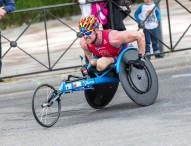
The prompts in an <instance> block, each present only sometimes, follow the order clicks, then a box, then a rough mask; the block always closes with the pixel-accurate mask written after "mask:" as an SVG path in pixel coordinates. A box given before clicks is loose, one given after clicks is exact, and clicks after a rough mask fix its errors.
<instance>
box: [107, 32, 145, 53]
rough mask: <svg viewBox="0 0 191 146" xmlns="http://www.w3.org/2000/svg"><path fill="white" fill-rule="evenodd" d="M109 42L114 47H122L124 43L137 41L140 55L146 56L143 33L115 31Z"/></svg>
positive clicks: (110, 35) (111, 34)
mask: <svg viewBox="0 0 191 146" xmlns="http://www.w3.org/2000/svg"><path fill="white" fill-rule="evenodd" d="M109 41H110V44H111V45H112V46H115V47H120V46H121V44H122V43H130V42H134V41H137V45H138V48H139V50H138V51H139V54H145V36H144V34H143V33H142V32H138V31H131V30H124V31H116V30H113V31H111V32H110V34H109Z"/></svg>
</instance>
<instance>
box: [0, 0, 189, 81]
mask: <svg viewBox="0 0 191 146" xmlns="http://www.w3.org/2000/svg"><path fill="white" fill-rule="evenodd" d="M160 1H161V0H159V1H157V3H156V4H157V5H159V3H160ZM96 2H101V0H100V1H99V0H98V1H96ZM107 2H109V7H111V4H114V5H116V3H115V2H114V1H113V0H108V1H107ZM175 2H176V3H177V4H178V5H180V6H181V7H182V8H184V9H185V10H186V11H187V12H188V13H189V14H190V13H191V12H190V10H188V9H187V8H186V7H185V6H184V5H183V4H181V3H180V2H179V1H177V0H175ZM72 5H77V3H66V4H59V5H53V6H45V7H38V8H30V9H23V10H17V11H15V12H14V13H23V12H30V11H38V13H37V15H36V16H35V17H34V18H33V19H32V20H31V21H30V23H29V24H28V25H27V26H26V27H25V28H24V30H23V31H22V32H21V33H20V35H19V36H18V37H17V38H16V39H14V41H11V40H10V39H8V38H7V37H6V36H5V35H3V34H0V37H2V39H4V40H6V41H8V42H9V43H10V47H8V46H7V47H8V49H7V51H6V52H4V53H3V54H2V57H1V60H2V61H3V62H4V59H5V57H6V56H7V54H8V53H9V52H10V51H11V50H12V49H13V48H17V49H19V50H20V51H21V52H22V53H24V54H25V55H27V56H28V57H30V58H32V60H33V61H35V63H38V64H39V65H40V67H39V66H38V67H39V68H40V70H38V69H36V68H35V67H34V66H32V67H31V68H33V69H34V71H33V69H31V68H30V67H28V68H29V69H28V70H27V69H25V70H26V72H24V73H23V72H21V73H19V72H20V71H17V70H11V69H10V68H9V67H7V66H5V70H6V69H7V70H9V71H7V72H6V71H5V73H3V72H4V66H3V71H2V74H1V77H0V78H2V79H5V78H12V77H19V76H25V75H31V74H38V73H45V72H50V71H58V70H64V69H70V68H76V67H80V63H78V62H77V63H76V59H77V57H74V58H70V61H69V62H70V64H69V63H68V65H65V64H64V63H65V62H66V61H67V59H68V58H67V57H66V58H65V60H64V61H63V62H61V63H60V65H58V66H59V67H57V68H56V67H55V66H56V65H57V64H58V63H59V62H60V61H61V59H63V58H64V57H63V56H66V54H67V53H68V52H69V51H70V50H72V46H75V45H76V44H75V43H76V41H77V39H78V38H77V36H76V32H77V31H76V29H75V28H72V26H71V25H70V24H67V23H66V22H67V20H66V22H64V21H63V20H62V19H61V18H58V17H57V16H55V15H54V14H53V13H51V12H50V11H49V9H53V8H58V7H69V6H72ZM166 7H167V17H168V27H169V38H170V46H168V45H167V44H166V43H164V42H163V41H162V40H160V39H159V38H157V36H154V37H156V38H157V39H158V41H159V42H160V43H161V44H163V45H164V46H165V47H166V48H168V49H169V50H170V51H171V52H176V51H182V50H187V49H191V48H181V49H179V50H175V48H176V47H177V45H178V44H179V42H180V41H181V40H182V38H183V37H184V36H185V34H186V33H187V32H188V30H189V29H190V27H191V24H189V26H188V28H187V29H186V30H185V31H184V32H183V34H182V36H181V37H180V38H179V40H178V41H177V42H176V43H175V45H174V46H173V42H172V32H171V22H170V12H169V1H168V0H166ZM14 13H13V14H14ZM132 13H133V12H132ZM11 15H12V14H11ZM41 15H42V16H43V23H44V32H45V40H46V49H47V51H46V52H47V62H46V61H44V60H43V59H42V58H43V57H41V56H42V55H41V54H37V55H36V54H35V55H36V56H38V57H35V56H34V55H32V54H31V53H29V52H31V50H30V51H28V50H27V51H26V50H25V49H23V48H22V47H21V46H22V44H19V40H20V38H21V36H23V35H24V33H25V32H26V31H27V30H28V29H29V28H30V27H31V25H32V24H33V23H34V22H35V21H36V20H37V19H38V18H39V17H40V16H41ZM47 16H51V17H53V18H54V19H55V20H57V21H58V22H59V23H61V24H62V25H63V26H66V27H67V29H68V30H67V31H68V32H69V31H70V32H73V33H74V34H72V36H73V39H72V40H71V39H70V41H71V43H70V44H67V45H68V47H66V48H65V49H63V50H64V51H62V49H60V51H59V53H58V54H59V55H57V56H56V57H57V59H55V55H54V59H53V61H52V60H51V57H50V55H51V51H50V42H49V34H48V27H47V23H48V21H47ZM111 17H112V15H111ZM129 17H130V18H131V19H132V20H134V21H136V20H135V19H134V17H133V16H132V14H131V15H129ZM111 20H113V18H111ZM76 24H77V23H76ZM76 27H77V26H76ZM112 27H113V25H112ZM149 33H150V32H149ZM70 35H71V34H70ZM151 35H152V33H151ZM58 37H60V36H58ZM67 37H69V36H65V38H67ZM2 39H1V38H0V41H1V40H2ZM28 41H32V40H28ZM33 43H35V42H33ZM67 43H68V42H67ZM0 44H1V43H0ZM20 45H21V46H20ZM63 45H65V44H63ZM76 46H77V45H76ZM76 46H75V47H76ZM76 48H79V49H80V46H77V47H76ZM2 49H4V48H3V47H2ZM54 51H55V50H54ZM73 52H76V51H75V50H74V51H73ZM43 53H44V52H43ZM43 53H42V54H43ZM80 53H83V52H80ZM163 53H169V51H164V52H163ZM12 54H14V53H12ZM71 54H72V53H70V55H71ZM152 55H155V54H152ZM68 56H69V55H68ZM9 57H10V58H11V57H16V56H9ZM37 58H39V59H37ZM14 59H15V58H14ZM25 59H26V58H24V57H23V61H24V60H25ZM41 59H42V60H43V61H41ZM5 60H6V59H5ZM6 61H8V62H9V61H10V59H7V60H6ZM20 61H21V60H20ZM12 62H13V61H12ZM15 62H17V61H16V60H15ZM45 62H46V63H45ZM5 64H6V63H5ZM8 64H9V63H7V65H8ZM28 64H29V65H30V63H28ZM17 65H19V63H17ZM60 66H61V67H60ZM63 66H64V67H63ZM8 68H9V69H8ZM21 68H22V67H21ZM44 68H45V69H44ZM30 70H32V71H30ZM10 72H12V73H10ZM14 72H15V73H14Z"/></svg>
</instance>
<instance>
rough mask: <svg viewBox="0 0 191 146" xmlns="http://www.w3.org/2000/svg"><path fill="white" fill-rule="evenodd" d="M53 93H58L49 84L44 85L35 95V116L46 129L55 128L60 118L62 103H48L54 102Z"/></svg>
mask: <svg viewBox="0 0 191 146" xmlns="http://www.w3.org/2000/svg"><path fill="white" fill-rule="evenodd" d="M52 93H56V92H55V89H54V88H53V87H52V86H50V85H48V84H43V85H41V86H39V87H38V88H37V89H36V91H35V93H34V95H33V101H32V110H33V115H34V117H35V119H36V121H37V122H38V123H39V124H40V125H42V126H44V127H51V126H53V125H54V124H55V123H56V122H57V121H58V118H59V116H60V108H61V104H60V101H59V100H56V101H54V103H53V104H51V105H49V103H48V102H49V100H52V99H51V98H52V97H51V96H52V95H53V94H52ZM56 96H59V95H56Z"/></svg>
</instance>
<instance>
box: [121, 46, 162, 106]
mask: <svg viewBox="0 0 191 146" xmlns="http://www.w3.org/2000/svg"><path fill="white" fill-rule="evenodd" d="M136 59H138V52H137V51H136V50H128V51H126V52H125V53H124V54H123V56H122V59H121V62H120V72H119V79H120V82H121V85H122V87H123V89H124V90H125V92H126V94H127V95H128V96H129V97H130V99H131V100H133V101H134V102H135V103H137V104H139V105H141V106H146V105H151V104H153V103H154V101H155V100H156V98H157V95H158V78H157V74H156V72H155V69H154V67H153V66H152V64H151V62H150V61H149V60H148V59H147V58H146V57H145V66H144V68H143V69H137V68H136V67H135V66H134V65H133V64H130V63H129V62H130V60H136Z"/></svg>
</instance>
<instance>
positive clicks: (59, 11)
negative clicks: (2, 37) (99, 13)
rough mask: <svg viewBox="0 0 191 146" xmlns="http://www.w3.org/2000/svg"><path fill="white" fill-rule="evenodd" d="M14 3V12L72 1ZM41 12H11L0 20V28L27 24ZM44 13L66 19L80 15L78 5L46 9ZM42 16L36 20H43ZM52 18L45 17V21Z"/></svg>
mask: <svg viewBox="0 0 191 146" xmlns="http://www.w3.org/2000/svg"><path fill="white" fill-rule="evenodd" d="M14 1H15V4H16V10H22V9H28V8H37V7H42V6H51V5H57V4H65V3H71V2H72V0H27V2H26V0H14ZM29 1H31V2H29ZM41 11H42V10H33V11H26V12H13V13H11V14H7V15H6V16H5V17H4V18H3V19H2V20H1V22H2V23H0V28H1V29H5V28H9V27H12V26H20V25H22V24H24V23H26V24H28V23H30V22H31V20H32V19H33V18H34V17H36V15H38V14H39V12H41ZM46 11H48V12H51V13H52V14H53V15H55V16H56V17H66V16H67V17H70V16H71V15H76V14H79V13H80V9H79V6H78V5H73V6H62V7H57V8H51V9H46ZM42 14H43V13H42ZM42 14H41V15H40V16H39V18H38V19H37V20H38V21H40V20H42V19H43V17H42ZM52 18H53V17H47V19H52Z"/></svg>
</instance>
